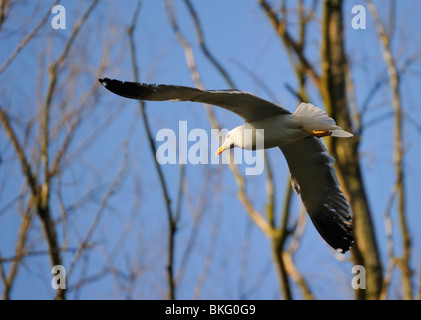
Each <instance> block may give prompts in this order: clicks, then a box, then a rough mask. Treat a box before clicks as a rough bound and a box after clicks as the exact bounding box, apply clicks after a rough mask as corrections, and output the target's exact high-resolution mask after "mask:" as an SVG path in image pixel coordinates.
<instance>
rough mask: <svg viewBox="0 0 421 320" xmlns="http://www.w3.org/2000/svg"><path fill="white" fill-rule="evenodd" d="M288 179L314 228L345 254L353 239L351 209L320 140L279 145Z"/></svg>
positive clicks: (311, 138) (314, 139)
mask: <svg viewBox="0 0 421 320" xmlns="http://www.w3.org/2000/svg"><path fill="white" fill-rule="evenodd" d="M280 149H281V150H282V152H283V154H284V155H285V158H286V160H287V163H288V166H289V170H290V172H291V178H292V181H294V183H296V184H298V186H296V187H295V188H294V189H295V190H296V191H299V193H300V194H301V199H302V201H303V203H304V206H305V208H306V210H307V212H308V214H309V216H310V218H311V220H312V222H313V224H314V226H315V227H316V229H317V231H318V232H319V233H320V235H321V236H322V237H323V239H325V240H326V242H327V243H328V244H329V245H330V246H332V247H333V248H334V249H336V250H338V251H341V252H342V253H345V252H346V251H348V250H349V248H350V246H351V244H352V243H353V241H354V237H353V229H352V222H351V219H352V218H351V215H352V212H351V208H350V206H349V203H348V201H347V199H346V198H345V196H344V194H343V193H342V191H341V189H340V186H339V182H338V180H337V178H336V173H335V169H334V168H333V166H332V164H333V163H334V161H335V160H334V159H333V158H332V157H331V156H329V154H328V152H327V150H326V148H325V146H324V145H323V143H322V142H321V141H320V140H319V139H317V138H315V137H307V138H304V139H301V140H298V141H296V142H293V143H290V144H288V145H284V146H281V147H280Z"/></svg>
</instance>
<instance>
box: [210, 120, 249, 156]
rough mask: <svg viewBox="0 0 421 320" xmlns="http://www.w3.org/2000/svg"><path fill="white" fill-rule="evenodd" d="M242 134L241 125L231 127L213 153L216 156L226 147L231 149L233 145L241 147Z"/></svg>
mask: <svg viewBox="0 0 421 320" xmlns="http://www.w3.org/2000/svg"><path fill="white" fill-rule="evenodd" d="M242 136H243V135H242V130H241V127H237V128H234V129H232V130H231V131H230V132H228V133H227V135H226V137H225V141H224V143H223V144H222V146H220V147H219V149H218V150H217V151H216V153H215V155H217V156H218V155H220V154H221V153H222V152H223V151H225V150H227V149H231V148H234V147H241V146H242V143H241V142H242Z"/></svg>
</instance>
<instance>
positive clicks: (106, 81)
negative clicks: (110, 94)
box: [98, 78, 111, 87]
mask: <svg viewBox="0 0 421 320" xmlns="http://www.w3.org/2000/svg"><path fill="white" fill-rule="evenodd" d="M98 81H99V83H101V84H102V85H103V86H104V87H107V86H108V85H109V83H110V82H111V79H109V78H101V79H98Z"/></svg>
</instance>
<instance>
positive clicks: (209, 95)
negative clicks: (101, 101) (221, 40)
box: [99, 78, 291, 122]
mask: <svg viewBox="0 0 421 320" xmlns="http://www.w3.org/2000/svg"><path fill="white" fill-rule="evenodd" d="M99 82H101V84H102V85H103V86H104V87H105V88H107V89H108V90H110V91H111V92H114V93H115V94H118V95H120V96H123V97H126V98H130V99H139V100H150V101H164V100H176V101H194V102H203V103H208V104H211V105H214V106H218V107H222V108H224V109H227V110H229V111H231V112H234V113H236V114H237V115H239V116H240V117H241V118H243V119H244V121H246V122H252V121H256V120H260V119H264V118H267V117H271V116H275V115H278V114H290V113H291V112H289V111H288V110H286V109H284V108H282V107H281V106H278V105H277V104H275V103H272V102H270V101H267V100H264V99H261V98H259V97H257V96H255V95H253V94H251V93H247V92H243V91H239V90H200V89H196V88H191V87H184V86H172V85H163V84H160V85H154V84H142V83H137V82H122V81H119V80H111V79H108V78H104V79H99Z"/></svg>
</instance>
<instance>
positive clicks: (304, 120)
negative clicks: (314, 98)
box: [293, 102, 353, 138]
mask: <svg viewBox="0 0 421 320" xmlns="http://www.w3.org/2000/svg"><path fill="white" fill-rule="evenodd" d="M293 115H294V117H295V118H296V119H297V120H298V121H299V122H300V123H301V125H302V126H303V127H304V128H305V129H307V130H316V131H330V132H331V133H332V136H333V137H341V138H349V137H352V136H353V134H352V133H349V132H347V131H344V130H342V128H341V127H339V126H337V125H336V122H335V120H333V119H332V118H331V117H329V116H328V115H327V113H326V112H325V111H323V110H322V109H320V108H317V107H315V106H314V105H312V104H311V103H304V102H302V103H300V105H299V106H298V108H297V110H295V112H294V114H293Z"/></svg>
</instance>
